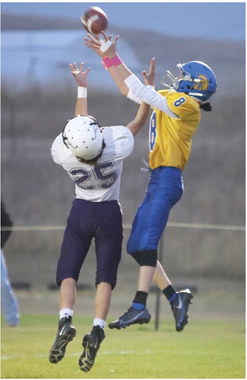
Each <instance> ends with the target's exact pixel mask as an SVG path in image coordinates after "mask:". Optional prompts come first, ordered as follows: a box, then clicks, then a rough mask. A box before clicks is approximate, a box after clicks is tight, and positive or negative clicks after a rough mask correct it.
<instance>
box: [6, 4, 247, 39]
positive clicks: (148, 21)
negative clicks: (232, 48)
mask: <svg viewBox="0 0 247 380" xmlns="http://www.w3.org/2000/svg"><path fill="white" fill-rule="evenodd" d="M90 6H99V7H101V8H103V9H104V11H105V12H106V13H107V15H108V18H109V25H111V24H112V25H114V26H117V25H119V26H121V27H133V26H134V27H136V28H138V29H147V30H150V31H158V32H162V33H164V34H168V35H171V36H186V37H199V38H200V37H202V38H208V39H220V40H224V39H227V40H236V41H240V40H241V41H243V40H244V39H245V2H98V3H89V2H82V1H80V2H42V3H41V2H35V3H34V2H16V3H15V2H8V3H7V2H2V3H1V9H2V12H8V13H13V14H25V13H26V14H33V15H40V16H49V17H68V18H71V19H76V18H79V17H80V15H81V14H83V13H84V11H85V10H86V9H88V8H89V7H90Z"/></svg>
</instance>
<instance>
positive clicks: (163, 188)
mask: <svg viewBox="0 0 247 380" xmlns="http://www.w3.org/2000/svg"><path fill="white" fill-rule="evenodd" d="M174 169H175V168H174ZM173 177H174V178H173ZM173 179H174V180H173ZM182 193H183V186H182V180H181V172H180V171H179V170H176V169H175V170H173V168H159V169H158V170H155V171H153V172H152V175H151V180H150V182H149V185H148V189H147V192H146V196H145V198H144V201H143V202H142V204H141V206H140V207H139V209H138V211H137V214H136V216H135V218H134V222H133V226H132V230H131V235H130V238H129V240H128V244H127V251H128V253H130V254H131V255H132V256H133V257H134V258H135V260H136V261H137V263H138V264H139V266H140V270H139V281H138V288H137V292H136V295H135V298H134V300H133V302H132V306H131V308H129V310H128V311H127V312H126V313H125V314H123V315H122V316H121V317H120V318H119V319H118V320H117V321H114V322H113V323H111V324H110V325H109V327H110V328H118V329H119V328H122V327H127V326H130V325H132V324H135V323H145V322H148V321H149V320H150V317H151V316H150V314H149V313H148V311H147V309H146V302H147V297H148V292H149V288H150V284H151V282H152V279H153V276H154V273H155V268H156V264H157V248H158V243H159V240H160V237H161V235H162V232H163V230H164V229H165V226H166V224H167V220H168V217H169V213H170V210H171V208H172V207H173V206H174V204H175V203H177V202H178V200H179V199H180V198H181V195H182ZM142 313H143V314H142ZM147 313H148V314H149V315H148V314H147Z"/></svg>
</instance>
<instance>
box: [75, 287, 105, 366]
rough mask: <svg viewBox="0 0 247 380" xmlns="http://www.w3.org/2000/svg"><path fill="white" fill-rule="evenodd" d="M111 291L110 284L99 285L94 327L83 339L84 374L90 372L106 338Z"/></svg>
mask: <svg viewBox="0 0 247 380" xmlns="http://www.w3.org/2000/svg"><path fill="white" fill-rule="evenodd" d="M111 291H112V290H111V284H109V283H106V282H101V283H100V284H98V285H97V290H96V295H95V318H94V321H93V327H92V330H91V332H90V333H89V334H86V335H85V336H84V337H83V340H82V346H83V353H82V355H81V356H80V358H79V366H80V369H81V370H82V371H84V372H88V371H90V369H91V368H92V366H93V365H94V361H95V358H96V355H97V352H98V350H99V348H100V345H101V342H102V341H103V339H104V338H105V333H104V327H105V324H106V317H107V314H108V311H109V307H110V302H111Z"/></svg>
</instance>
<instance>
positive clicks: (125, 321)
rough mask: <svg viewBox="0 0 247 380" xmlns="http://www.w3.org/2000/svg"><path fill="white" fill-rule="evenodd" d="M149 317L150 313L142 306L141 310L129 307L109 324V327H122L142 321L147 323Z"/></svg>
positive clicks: (141, 322)
mask: <svg viewBox="0 0 247 380" xmlns="http://www.w3.org/2000/svg"><path fill="white" fill-rule="evenodd" d="M150 319H151V314H150V313H149V311H148V309H147V308H146V307H144V309H143V310H136V309H134V308H133V307H130V308H129V309H128V311H126V313H124V314H123V315H122V316H121V317H119V319H118V320H117V321H114V322H112V323H110V324H109V328H110V329H118V330H120V329H122V328H124V329H125V327H128V326H131V325H134V324H135V323H139V324H140V325H142V324H143V323H148V322H149V321H150Z"/></svg>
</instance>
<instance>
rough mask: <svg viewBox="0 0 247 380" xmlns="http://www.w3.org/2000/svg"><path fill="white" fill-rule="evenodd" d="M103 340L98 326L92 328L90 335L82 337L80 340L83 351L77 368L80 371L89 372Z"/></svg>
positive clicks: (102, 333)
mask: <svg viewBox="0 0 247 380" xmlns="http://www.w3.org/2000/svg"><path fill="white" fill-rule="evenodd" d="M104 338H105V333H104V330H103V329H102V328H101V327H100V326H93V328H92V331H91V333H90V334H87V335H85V336H84V338H83V340H82V346H83V347H84V351H83V353H82V355H81V356H80V359H79V367H80V369H81V370H82V371H84V372H88V371H90V369H91V368H92V366H93V365H94V360H95V357H96V354H97V352H98V349H99V348H100V344H101V342H102V340H103V339H104Z"/></svg>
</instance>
